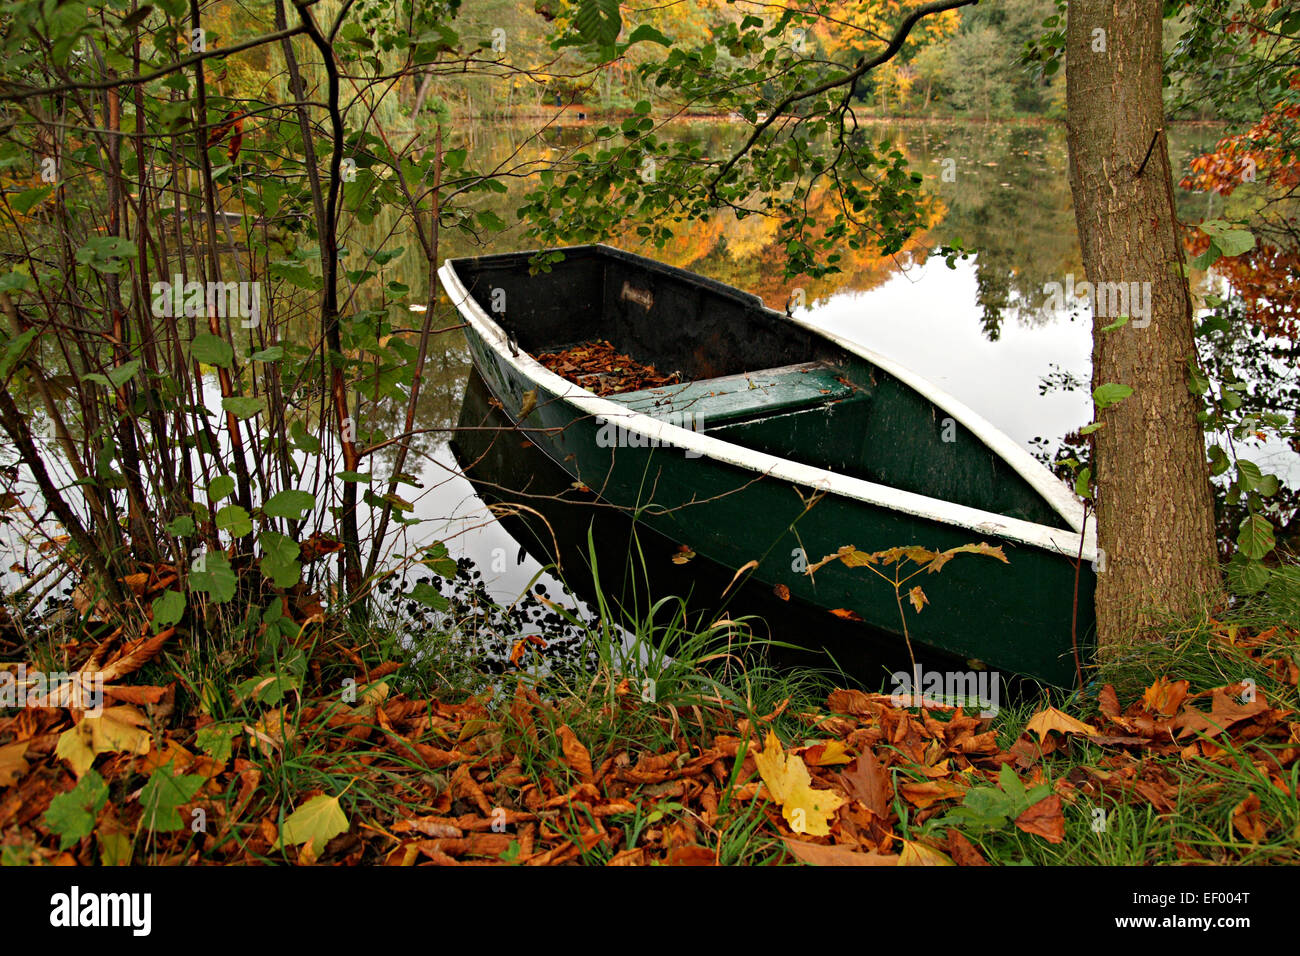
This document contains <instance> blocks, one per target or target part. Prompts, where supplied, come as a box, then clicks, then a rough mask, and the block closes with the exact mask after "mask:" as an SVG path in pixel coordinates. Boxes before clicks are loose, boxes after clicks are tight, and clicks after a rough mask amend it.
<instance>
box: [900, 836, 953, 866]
mask: <svg viewBox="0 0 1300 956" xmlns="http://www.w3.org/2000/svg"><path fill="white" fill-rule="evenodd" d="M898 865H899V866H954V865H955V864H954V863H953V862H952V860H950V859H949V858H948V856H947V855H946V854H944V853H941V852H939V851H938V850H936V849H935V848H934V847H932V846H926V845H925V844H924V843H913V842H912V841H911V840H904V841H903V849H902V851H900V852H899V854H898Z"/></svg>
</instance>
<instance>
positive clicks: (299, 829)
mask: <svg viewBox="0 0 1300 956" xmlns="http://www.w3.org/2000/svg"><path fill="white" fill-rule="evenodd" d="M348 826H349V824H348V818H347V814H345V813H344V812H343V808H342V807H341V806H339V798H338V797H327V796H325V795H324V794H321V795H320V796H318V797H312V798H311V799H310V800H308V801H306V802H305V803H304V804H303V805H302V806H300V807H299V808H298V809H297V810H295V811H293V813H291V814H289V816H288V817H286V818H285V821H284V826H282V827H281V828H280V840H279V845H280V846H297V845H298V844H300V843H304V844H307V845H308V846H309V847H310V849H309V850H307V855H308V857H310V858H312V859H313V860H314V857H315V856H317V855H319V854H320V852H321V851H322V850H324V849H325V844H326V843H328V842H329V841H330V840H332V839H334V837H336V836H338V835H339V834H340V833H347V831H348Z"/></svg>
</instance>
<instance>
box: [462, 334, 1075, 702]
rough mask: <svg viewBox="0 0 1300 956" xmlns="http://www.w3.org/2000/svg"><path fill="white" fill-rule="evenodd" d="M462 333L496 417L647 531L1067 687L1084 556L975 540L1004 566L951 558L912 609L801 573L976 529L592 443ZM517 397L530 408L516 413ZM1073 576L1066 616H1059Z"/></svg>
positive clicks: (826, 574) (584, 430) (583, 429)
mask: <svg viewBox="0 0 1300 956" xmlns="http://www.w3.org/2000/svg"><path fill="white" fill-rule="evenodd" d="M466 338H467V340H468V343H469V348H470V352H471V354H472V356H473V361H474V365H475V367H476V368H477V369H478V370H479V373H480V375H482V377H483V380H484V382H485V383H486V384H487V386H488V389H489V390H490V391H491V393H492V395H493V396H494V397H495V398H496V399H497V400H498V401H499V402H501V404H502V409H503V411H504V412H505V414H506V415H507V416H508V417H509V418H510V420H511V421H513V422H515V423H516V424H517V425H520V424H522V425H523V427H524V428H526V429H527V431H526V434H527V438H528V440H529V441H531V442H533V443H534V444H535V445H537V446H538V447H539V448H541V449H542V450H543V451H544V452H545V453H546V454H547V455H548V456H549V457H550V458H551V459H552V460H553V461H554V462H555V463H556V464H557V465H559V466H560V467H561V468H563V469H564V471H565V472H567V473H568V474H570V475H572V476H573V479H574V481H575V482H580V483H582V484H584V485H586V486H587V487H588V488H590V489H592V492H593V494H597V495H599V496H600V497H601V498H603V499H605V500H606V501H608V502H610V503H612V504H615V505H618V506H620V507H622V508H626V509H629V510H632V511H634V512H635V513H636V516H637V520H639V521H642V522H644V523H645V524H646V525H648V526H649V527H651V528H653V529H654V530H655V531H657V532H659V533H660V534H662V535H664V536H666V537H668V538H670V539H672V540H674V541H679V542H681V543H682V544H685V545H688V546H689V547H690V548H691V549H692V550H693V551H695V552H697V553H699V554H702V555H705V556H707V557H708V558H710V559H711V560H713V561H716V562H718V563H719V564H722V565H724V566H728V567H734V568H741V567H743V566H745V565H746V564H748V563H749V562H750V561H757V562H758V566H757V567H756V568H755V569H754V570H753V572H752V574H753V576H754V577H755V578H756V579H758V580H759V581H761V582H762V583H763V584H766V585H768V586H770V587H772V588H777V587H779V586H782V585H783V586H784V587H786V588H789V590H790V594H791V595H792V596H796V597H798V598H800V599H802V600H803V601H805V602H807V603H809V604H812V605H815V606H817V607H819V608H824V609H826V611H827V613H829V612H831V611H844V612H852V613H854V614H856V615H858V616H860V617H861V618H862V619H863V621H865V622H867V623H869V624H871V625H872V626H874V627H876V628H879V629H882V630H886V631H889V632H891V633H895V634H898V635H899V636H900V637H901V636H902V634H903V628H902V624H901V619H900V614H906V620H907V631H908V634H909V635H910V637H911V638H912V639H913V640H916V641H918V642H920V643H923V644H928V645H930V646H933V647H935V648H938V649H940V650H943V651H946V652H948V653H951V654H956V655H960V656H962V657H966V658H972V659H978V660H980V661H983V662H985V663H987V664H988V665H989V666H991V667H994V668H999V669H1005V670H1007V671H1009V672H1013V673H1017V674H1021V675H1024V676H1030V677H1035V678H1038V679H1040V680H1043V681H1046V682H1048V683H1051V684H1055V685H1058V686H1068V685H1071V684H1073V683H1074V675H1075V664H1074V650H1073V647H1072V635H1078V640H1079V641H1080V642H1081V643H1082V644H1083V646H1081V647H1080V648H1079V653H1080V655H1081V657H1086V656H1087V655H1088V650H1089V648H1088V646H1087V641H1088V639H1089V637H1090V635H1091V634H1092V632H1093V627H1094V622H1093V618H1092V614H1091V609H1092V606H1093V604H1092V591H1093V583H1094V582H1093V572H1092V570H1091V568H1090V567H1089V566H1088V565H1087V564H1084V566H1083V568H1082V569H1081V571H1080V572H1079V573H1078V574H1077V575H1076V568H1075V564H1076V561H1075V556H1069V555H1065V554H1059V553H1047V552H1045V551H1043V550H1041V549H1038V548H1033V547H1029V546H1025V545H1022V544H1018V543H1017V542H1014V541H1007V540H1001V539H999V538H997V537H996V536H991V535H990V536H985V538H984V539H983V540H987V542H988V543H989V544H992V545H1000V546H1002V548H1003V550H1004V552H1005V554H1006V556H1007V560H1008V562H1009V563H1008V564H1003V563H1002V562H1000V561H997V560H996V559H993V558H989V557H986V556H983V555H965V554H963V555H958V556H957V557H956V558H955V559H953V560H952V561H950V562H948V563H947V564H946V565H945V566H944V567H943V569H942V570H941V571H940V572H939V573H937V574H922V575H921V576H920V577H918V578H916V579H914V580H913V581H911V582H910V583H909V584H908V588H909V589H910V587H912V586H913V585H916V584H919V585H920V586H921V587H922V588H923V590H924V592H925V595H926V597H927V599H928V600H929V603H928V604H927V605H926V606H925V607H924V608H923V610H922V611H920V612H919V613H916V612H914V611H913V610H912V608H911V605H910V604H908V603H907V602H906V599H904V602H903V607H902V608H900V606H899V603H898V601H897V600H896V597H895V593H894V588H893V587H892V585H891V584H889V583H888V582H887V581H884V580H882V579H880V578H879V577H877V576H876V575H875V574H874V573H872V571H871V570H870V569H868V568H863V567H856V568H850V567H847V566H845V565H844V564H843V563H841V562H839V561H833V562H831V563H829V564H827V565H825V566H824V567H822V568H821V569H820V570H818V571H817V572H816V573H815V574H813V575H808V574H806V573H803V572H804V569H805V568H806V567H807V565H808V564H809V563H815V562H816V561H818V560H820V559H821V558H822V557H823V556H825V555H828V554H831V553H833V552H835V551H836V550H838V549H839V548H840V547H841V546H843V545H853V546H854V547H856V548H858V549H859V550H861V551H868V552H870V551H878V550H884V549H886V548H892V547H898V546H913V545H917V546H921V547H925V548H929V549H931V550H939V551H942V550H946V549H948V548H953V547H957V546H959V545H963V544H974V543H978V541H979V540H981V539H980V538H979V537H978V536H977V535H974V534H973V533H972V532H971V531H970V530H969V529H964V528H954V527H952V526H950V525H947V524H944V523H940V522H936V521H929V520H925V519H923V518H920V517H918V516H915V515H909V514H904V513H900V512H897V511H892V510H889V509H885V508H881V507H877V506H872V505H869V504H866V503H863V502H861V501H856V500H852V499H844V498H841V497H839V496H837V495H834V494H819V492H818V489H816V488H814V487H811V486H804V487H800V486H799V485H798V484H795V483H792V482H789V481H783V480H780V479H776V478H772V477H767V476H763V475H756V474H755V473H753V472H752V471H749V470H747V469H742V468H740V467H737V466H735V465H731V464H728V463H726V462H721V461H717V460H715V459H712V458H709V457H708V456H701V457H698V458H694V457H688V456H687V453H686V452H685V451H683V450H682V449H680V448H673V447H665V446H660V447H657V448H656V447H630V446H627V445H625V446H624V447H617V446H615V447H602V441H601V435H600V431H601V428H602V427H605V425H606V424H607V423H603V422H600V421H598V420H597V419H596V418H594V417H593V416H591V415H588V414H586V413H585V412H583V411H581V410H579V409H576V408H575V407H574V406H573V405H572V404H570V402H569V401H567V400H566V399H565V398H564V397H563V396H561V395H559V394H556V393H555V392H552V391H550V390H548V389H546V388H545V387H544V386H542V385H539V384H538V383H537V382H536V381H535V380H533V379H532V378H530V377H528V376H526V375H524V374H522V373H521V372H520V371H519V370H518V369H517V368H515V367H514V366H513V365H512V364H511V363H509V362H507V361H506V360H505V359H504V358H503V357H502V356H501V355H499V354H498V352H497V351H496V350H494V349H493V348H491V347H490V346H489V345H488V343H487V342H486V341H485V339H484V338H483V336H481V335H479V334H478V333H477V332H476V331H475V330H474V329H472V328H471V329H467V330H466ZM530 393H531V394H530ZM525 395H528V396H529V397H528V401H529V403H530V404H532V405H533V408H532V410H531V411H530V412H529V414H528V415H527V416H526V417H525V416H523V415H522V414H521V413H522V411H523V407H524V402H525ZM521 420H522V421H521ZM606 434H607V435H608V432H607V433H606ZM629 437H630V436H629ZM884 570H886V571H888V570H889V569H884ZM911 570H915V567H914V566H913V567H912V568H911ZM1076 580H1077V584H1078V608H1079V619H1078V620H1077V621H1072V616H1073V611H1074V605H1075V601H1074V593H1075V584H1076ZM818 623H819V622H818V619H817V618H816V617H810V618H809V620H808V622H807V628H808V634H807V635H789V636H788V637H787V639H789V640H791V641H792V642H794V643H799V641H800V638H808V637H811V638H815V635H816V632H817V628H818Z"/></svg>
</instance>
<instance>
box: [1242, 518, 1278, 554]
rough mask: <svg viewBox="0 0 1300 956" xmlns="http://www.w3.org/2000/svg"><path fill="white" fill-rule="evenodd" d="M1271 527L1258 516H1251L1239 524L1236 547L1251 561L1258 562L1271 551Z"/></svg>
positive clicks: (1272, 543)
mask: <svg viewBox="0 0 1300 956" xmlns="http://www.w3.org/2000/svg"><path fill="white" fill-rule="evenodd" d="M1274 544H1276V542H1275V541H1274V539H1273V525H1272V523H1271V522H1270V521H1269V520H1268V519H1267V518H1263V517H1261V516H1260V515H1251V516H1250V517H1249V518H1247V519H1246V520H1245V521H1243V522H1242V523H1241V529H1240V530H1239V531H1238V533H1237V547H1238V548H1239V549H1240V550H1241V553H1242V554H1243V555H1245V556H1246V557H1247V558H1249V559H1250V560H1252V561H1258V560H1260V559H1261V558H1263V557H1264V556H1265V555H1266V554H1268V553H1269V552H1270V551H1272V550H1273V546H1274Z"/></svg>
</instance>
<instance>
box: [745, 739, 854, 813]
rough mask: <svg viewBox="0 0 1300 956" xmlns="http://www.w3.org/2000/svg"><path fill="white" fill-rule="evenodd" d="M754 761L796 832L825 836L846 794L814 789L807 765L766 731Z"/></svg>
mask: <svg viewBox="0 0 1300 956" xmlns="http://www.w3.org/2000/svg"><path fill="white" fill-rule="evenodd" d="M754 763H755V765H757V767H758V772H759V775H760V776H762V778H763V784H764V785H765V786H766V787H767V792H768V793H769V794H771V795H772V799H773V800H774V801H776V802H777V803H778V804H780V805H781V815H782V816H783V817H785V820H786V822H787V823H789V824H790V829H791V830H793V831H794V832H795V833H807V834H808V835H810V836H826V835H828V834H829V833H830V832H831V830H830V818H831V817H832V816H834V815H835V811H836V810H838V809H839V808H840V806H841V805H843V803H844V798H843V797H841V796H839V795H838V794H836V793H832V792H831V791H830V790H814V789H813V788H812V776H811V775H810V774H809V773H808V767H807V766H806V765H805V764H804V762H803V760H802V759H801V758H800V757H799V755H798V754H789V755H788V756H787V754H786V752H785V749H784V748H783V747H782V746H781V741H780V740H779V739H778V738H777V736H776V734H775V733H773V732H772V731H770V730H769V731H768V732H767V738H766V739H765V741H764V744H763V751H762V753H758V754H755V755H754Z"/></svg>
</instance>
